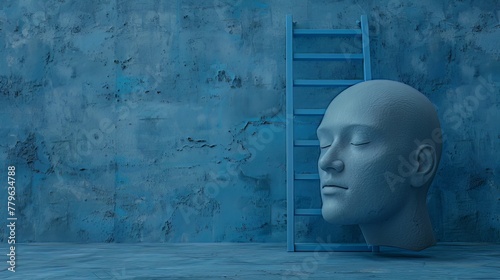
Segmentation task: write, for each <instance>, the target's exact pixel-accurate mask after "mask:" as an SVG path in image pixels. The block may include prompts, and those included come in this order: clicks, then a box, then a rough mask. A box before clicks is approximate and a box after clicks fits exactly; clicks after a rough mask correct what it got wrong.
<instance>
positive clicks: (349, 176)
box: [317, 80, 442, 251]
mask: <svg viewBox="0 0 500 280" xmlns="http://www.w3.org/2000/svg"><path fill="white" fill-rule="evenodd" d="M317 135H318V139H319V142H320V149H321V152H320V156H319V159H318V171H319V177H320V188H321V200H322V209H321V211H322V215H323V218H324V219H325V220H326V221H328V222H330V223H334V224H343V225H347V224H357V225H359V227H360V229H361V231H362V233H363V236H364V237H365V240H366V242H367V243H368V244H370V245H373V246H392V247H399V248H403V249H408V250H414V251H420V250H422V249H425V248H427V247H429V246H432V245H434V244H435V238H434V234H433V230H432V225H431V222H430V218H429V214H428V212H427V204H426V198H427V191H428V189H429V186H430V184H431V182H432V180H433V178H434V175H435V173H436V169H437V166H438V163H439V160H440V157H441V147H442V138H441V136H442V135H441V128H440V124H439V120H438V117H437V113H436V110H435V108H434V106H433V104H432V103H431V102H430V101H429V100H428V99H427V98H426V97H425V96H424V95H423V94H422V93H420V92H419V91H418V90H416V89H414V88H412V87H410V86H408V85H406V84H403V83H400V82H395V81H389V80H371V81H365V82H361V83H358V84H356V85H354V86H351V87H349V88H347V89H346V90H344V91H343V92H341V93H340V94H339V95H338V96H337V97H335V98H334V99H333V100H332V102H331V103H330V105H329V106H328V108H327V110H326V112H325V115H324V117H323V120H322V121H321V124H320V125H319V127H318V129H317Z"/></svg>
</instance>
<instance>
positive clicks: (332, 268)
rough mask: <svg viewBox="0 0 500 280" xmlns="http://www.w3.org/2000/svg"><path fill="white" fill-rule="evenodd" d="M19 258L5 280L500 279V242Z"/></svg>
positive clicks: (83, 249) (106, 247) (117, 251)
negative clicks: (410, 248)
mask: <svg viewBox="0 0 500 280" xmlns="http://www.w3.org/2000/svg"><path fill="white" fill-rule="evenodd" d="M0 249H1V250H2V253H1V255H3V256H4V257H3V259H6V257H5V255H6V254H8V251H7V247H6V246H4V244H2V246H1V247H0ZM4 252H5V254H4ZM16 257H17V258H16V272H15V273H13V272H10V271H7V269H6V267H7V266H8V264H6V263H5V261H2V263H3V265H2V270H1V271H0V278H1V279H364V278H370V279H422V278H424V279H471V278H472V279H500V244H496V245H495V244H465V243H460V244H458V243H453V244H440V245H438V246H435V247H432V248H429V249H427V250H424V251H422V252H419V253H413V252H402V251H398V250H394V249H390V248H385V247H384V248H382V252H380V253H348V252H336V253H332V252H296V253H290V252H286V246H285V244H263V243H232V244H228V243H222V244H221V243H218V244H213V243H208V244H204V243H197V244H189V243H188V244H100V243H99V244H67V243H42V244H34V243H30V244H18V245H17V247H16Z"/></svg>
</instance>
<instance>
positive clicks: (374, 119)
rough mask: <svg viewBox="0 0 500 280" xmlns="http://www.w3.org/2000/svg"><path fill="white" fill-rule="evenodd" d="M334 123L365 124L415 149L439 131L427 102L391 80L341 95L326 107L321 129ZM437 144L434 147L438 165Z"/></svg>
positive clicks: (363, 84)
mask: <svg viewBox="0 0 500 280" xmlns="http://www.w3.org/2000/svg"><path fill="white" fill-rule="evenodd" d="M336 123H346V124H347V123H350V124H353V123H357V124H363V123H364V124H367V125H370V126H373V127H375V128H377V129H379V130H381V131H385V132H386V135H389V137H391V138H392V139H393V140H396V141H404V142H406V143H408V145H410V144H411V145H414V144H413V143H414V140H423V139H432V138H433V134H435V132H436V130H440V124H439V119H438V117H437V113H436V110H435V108H434V105H433V104H432V103H431V102H430V101H429V99H427V97H426V96H425V95H423V94H422V93H420V92H419V91H418V90H416V89H414V88H412V87H410V86H408V85H406V84H403V83H400V82H396V81H390V80H371V81H365V82H361V83H359V84H356V85H353V86H351V87H349V88H347V89H346V90H344V91H343V92H341V93H340V94H339V95H338V96H337V97H335V99H333V101H332V102H331V103H330V105H329V106H328V109H327V111H326V113H325V116H324V118H323V121H322V123H321V125H320V129H321V128H323V127H328V126H332V125H335V124H336ZM388 140H390V139H388ZM438 142H439V143H434V144H436V145H435V148H436V155H437V159H438V161H439V158H440V156H441V143H440V141H438Z"/></svg>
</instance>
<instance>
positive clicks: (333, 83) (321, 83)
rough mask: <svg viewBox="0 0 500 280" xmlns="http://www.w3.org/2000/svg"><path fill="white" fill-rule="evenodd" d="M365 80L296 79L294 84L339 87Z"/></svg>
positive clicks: (299, 85) (298, 85)
mask: <svg viewBox="0 0 500 280" xmlns="http://www.w3.org/2000/svg"><path fill="white" fill-rule="evenodd" d="M362 81H363V80H295V81H293V85H294V86H297V87H338V86H352V85H355V84H357V83H359V82H362Z"/></svg>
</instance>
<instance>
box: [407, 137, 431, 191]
mask: <svg viewBox="0 0 500 280" xmlns="http://www.w3.org/2000/svg"><path fill="white" fill-rule="evenodd" d="M413 162H414V164H415V165H416V171H415V173H413V174H412V175H411V177H410V184H411V185H412V186H413V187H422V186H424V185H425V184H426V183H427V181H428V180H429V178H431V177H432V175H433V174H434V172H435V171H436V168H437V162H436V149H435V148H434V147H433V146H431V145H428V144H423V145H420V146H419V147H418V148H417V149H416V150H415V153H414V158H413Z"/></svg>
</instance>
